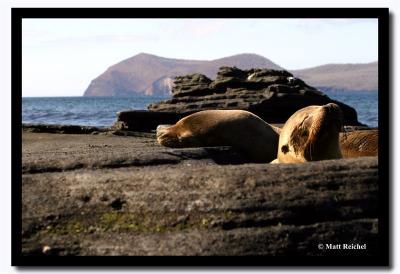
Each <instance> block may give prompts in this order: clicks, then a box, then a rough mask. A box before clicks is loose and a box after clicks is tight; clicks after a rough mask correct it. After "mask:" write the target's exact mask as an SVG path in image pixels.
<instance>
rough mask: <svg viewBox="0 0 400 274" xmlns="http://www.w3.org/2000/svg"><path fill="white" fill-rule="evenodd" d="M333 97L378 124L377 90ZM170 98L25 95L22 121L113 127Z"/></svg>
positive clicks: (364, 119)
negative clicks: (122, 117)
mask: <svg viewBox="0 0 400 274" xmlns="http://www.w3.org/2000/svg"><path fill="white" fill-rule="evenodd" d="M325 93H326V94H327V95H328V96H329V97H330V98H332V99H335V100H338V101H341V102H343V103H346V104H348V105H350V106H352V107H354V108H355V109H356V111H357V113H358V120H359V121H360V122H361V123H363V124H366V125H368V126H371V127H377V126H378V93H377V92H340V91H336V92H332V91H326V92H325ZM165 99H168V97H155V96H141V97H24V98H22V122H23V123H33V124H64V125H86V126H97V127H103V126H110V125H112V124H113V123H114V122H115V120H116V113H117V112H118V111H121V110H129V109H137V110H140V109H147V105H148V104H150V103H152V102H157V101H160V100H165Z"/></svg>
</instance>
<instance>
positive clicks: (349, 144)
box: [340, 129, 378, 158]
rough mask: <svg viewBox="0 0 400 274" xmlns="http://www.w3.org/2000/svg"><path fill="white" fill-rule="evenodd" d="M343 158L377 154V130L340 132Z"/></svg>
mask: <svg viewBox="0 0 400 274" xmlns="http://www.w3.org/2000/svg"><path fill="white" fill-rule="evenodd" d="M340 149H341V151H342V155H343V157H344V158H353V157H362V156H378V130H376V129H371V130H355V131H350V132H345V133H341V134H340Z"/></svg>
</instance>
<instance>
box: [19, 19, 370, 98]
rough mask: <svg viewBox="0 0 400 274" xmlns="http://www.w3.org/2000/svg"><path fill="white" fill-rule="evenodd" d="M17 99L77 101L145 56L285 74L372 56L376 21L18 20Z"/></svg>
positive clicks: (356, 61) (366, 59)
mask: <svg viewBox="0 0 400 274" xmlns="http://www.w3.org/2000/svg"><path fill="white" fill-rule="evenodd" d="M22 35H23V36H22V44H23V45H22V68H23V91H22V93H23V96H80V95H82V94H83V92H84V91H85V89H86V88H87V87H88V85H89V83H90V81H91V80H92V79H94V78H95V77H97V76H98V75H99V74H101V73H102V72H104V71H105V70H106V69H107V68H108V67H109V66H111V65H113V64H115V63H117V62H120V61H122V60H124V59H127V58H129V57H132V56H134V55H136V54H138V53H141V52H145V53H150V54H155V55H159V56H163V57H171V58H178V59H198V60H213V59H217V58H221V57H226V56H230V55H234V54H239V53H256V54H259V55H263V56H264V57H266V58H268V59H270V60H271V61H273V62H275V63H276V64H278V65H280V66H282V67H284V68H286V69H288V70H290V69H300V68H308V67H313V66H317V65H322V64H327V63H368V62H372V61H376V60H377V59H378V23H377V20H376V19H23V23H22Z"/></svg>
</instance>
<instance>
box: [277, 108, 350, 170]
mask: <svg viewBox="0 0 400 274" xmlns="http://www.w3.org/2000/svg"><path fill="white" fill-rule="evenodd" d="M342 117H343V114H342V111H341V110H340V107H339V106H338V105H336V104H333V103H329V104H327V105H323V106H308V107H305V108H303V109H300V110H298V111H296V112H295V113H294V114H293V115H292V116H291V117H290V118H289V119H288V120H287V121H286V123H285V124H284V126H283V127H282V129H281V132H280V137H279V145H278V152H277V159H276V160H274V161H273V162H272V163H304V162H309V161H319V160H326V159H339V158H342V154H341V150H340V145H339V131H340V129H341V128H342V119H343V118H342Z"/></svg>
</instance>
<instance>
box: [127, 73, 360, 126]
mask: <svg viewBox="0 0 400 274" xmlns="http://www.w3.org/2000/svg"><path fill="white" fill-rule="evenodd" d="M172 94H173V98H172V99H170V100H166V101H161V102H158V103H153V104H150V105H149V106H148V109H149V110H150V111H157V112H169V113H171V112H172V113H173V112H175V113H179V114H180V115H188V114H191V113H194V112H197V111H200V110H207V109H243V110H248V111H250V112H253V113H255V114H256V115H258V116H260V117H261V118H262V119H264V120H265V121H266V122H268V123H285V122H286V120H287V119H288V118H289V117H290V116H291V115H292V114H293V113H294V112H295V111H297V110H299V109H301V108H304V107H306V106H309V105H323V104H327V103H332V102H333V103H336V104H338V105H339V106H340V107H341V109H342V111H343V114H344V123H345V124H346V125H360V123H359V122H358V120H357V113H356V111H355V110H354V109H353V108H352V107H350V106H348V105H346V104H344V103H341V102H338V101H335V100H332V99H330V98H329V97H328V96H326V95H325V94H323V93H322V92H321V91H318V90H317V89H315V88H313V87H311V86H308V85H307V84H306V83H304V82H303V81H302V80H300V79H298V78H295V77H293V75H292V74H291V73H289V72H287V71H284V70H272V69H250V70H241V69H238V68H235V67H221V68H220V70H219V72H218V74H217V77H216V79H215V80H214V81H211V80H210V79H208V78H207V77H206V76H204V75H201V74H192V75H187V76H183V77H177V78H176V82H175V86H174V87H173V89H172ZM131 116H133V115H132V114H131ZM126 123H127V124H129V121H127V122H126Z"/></svg>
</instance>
